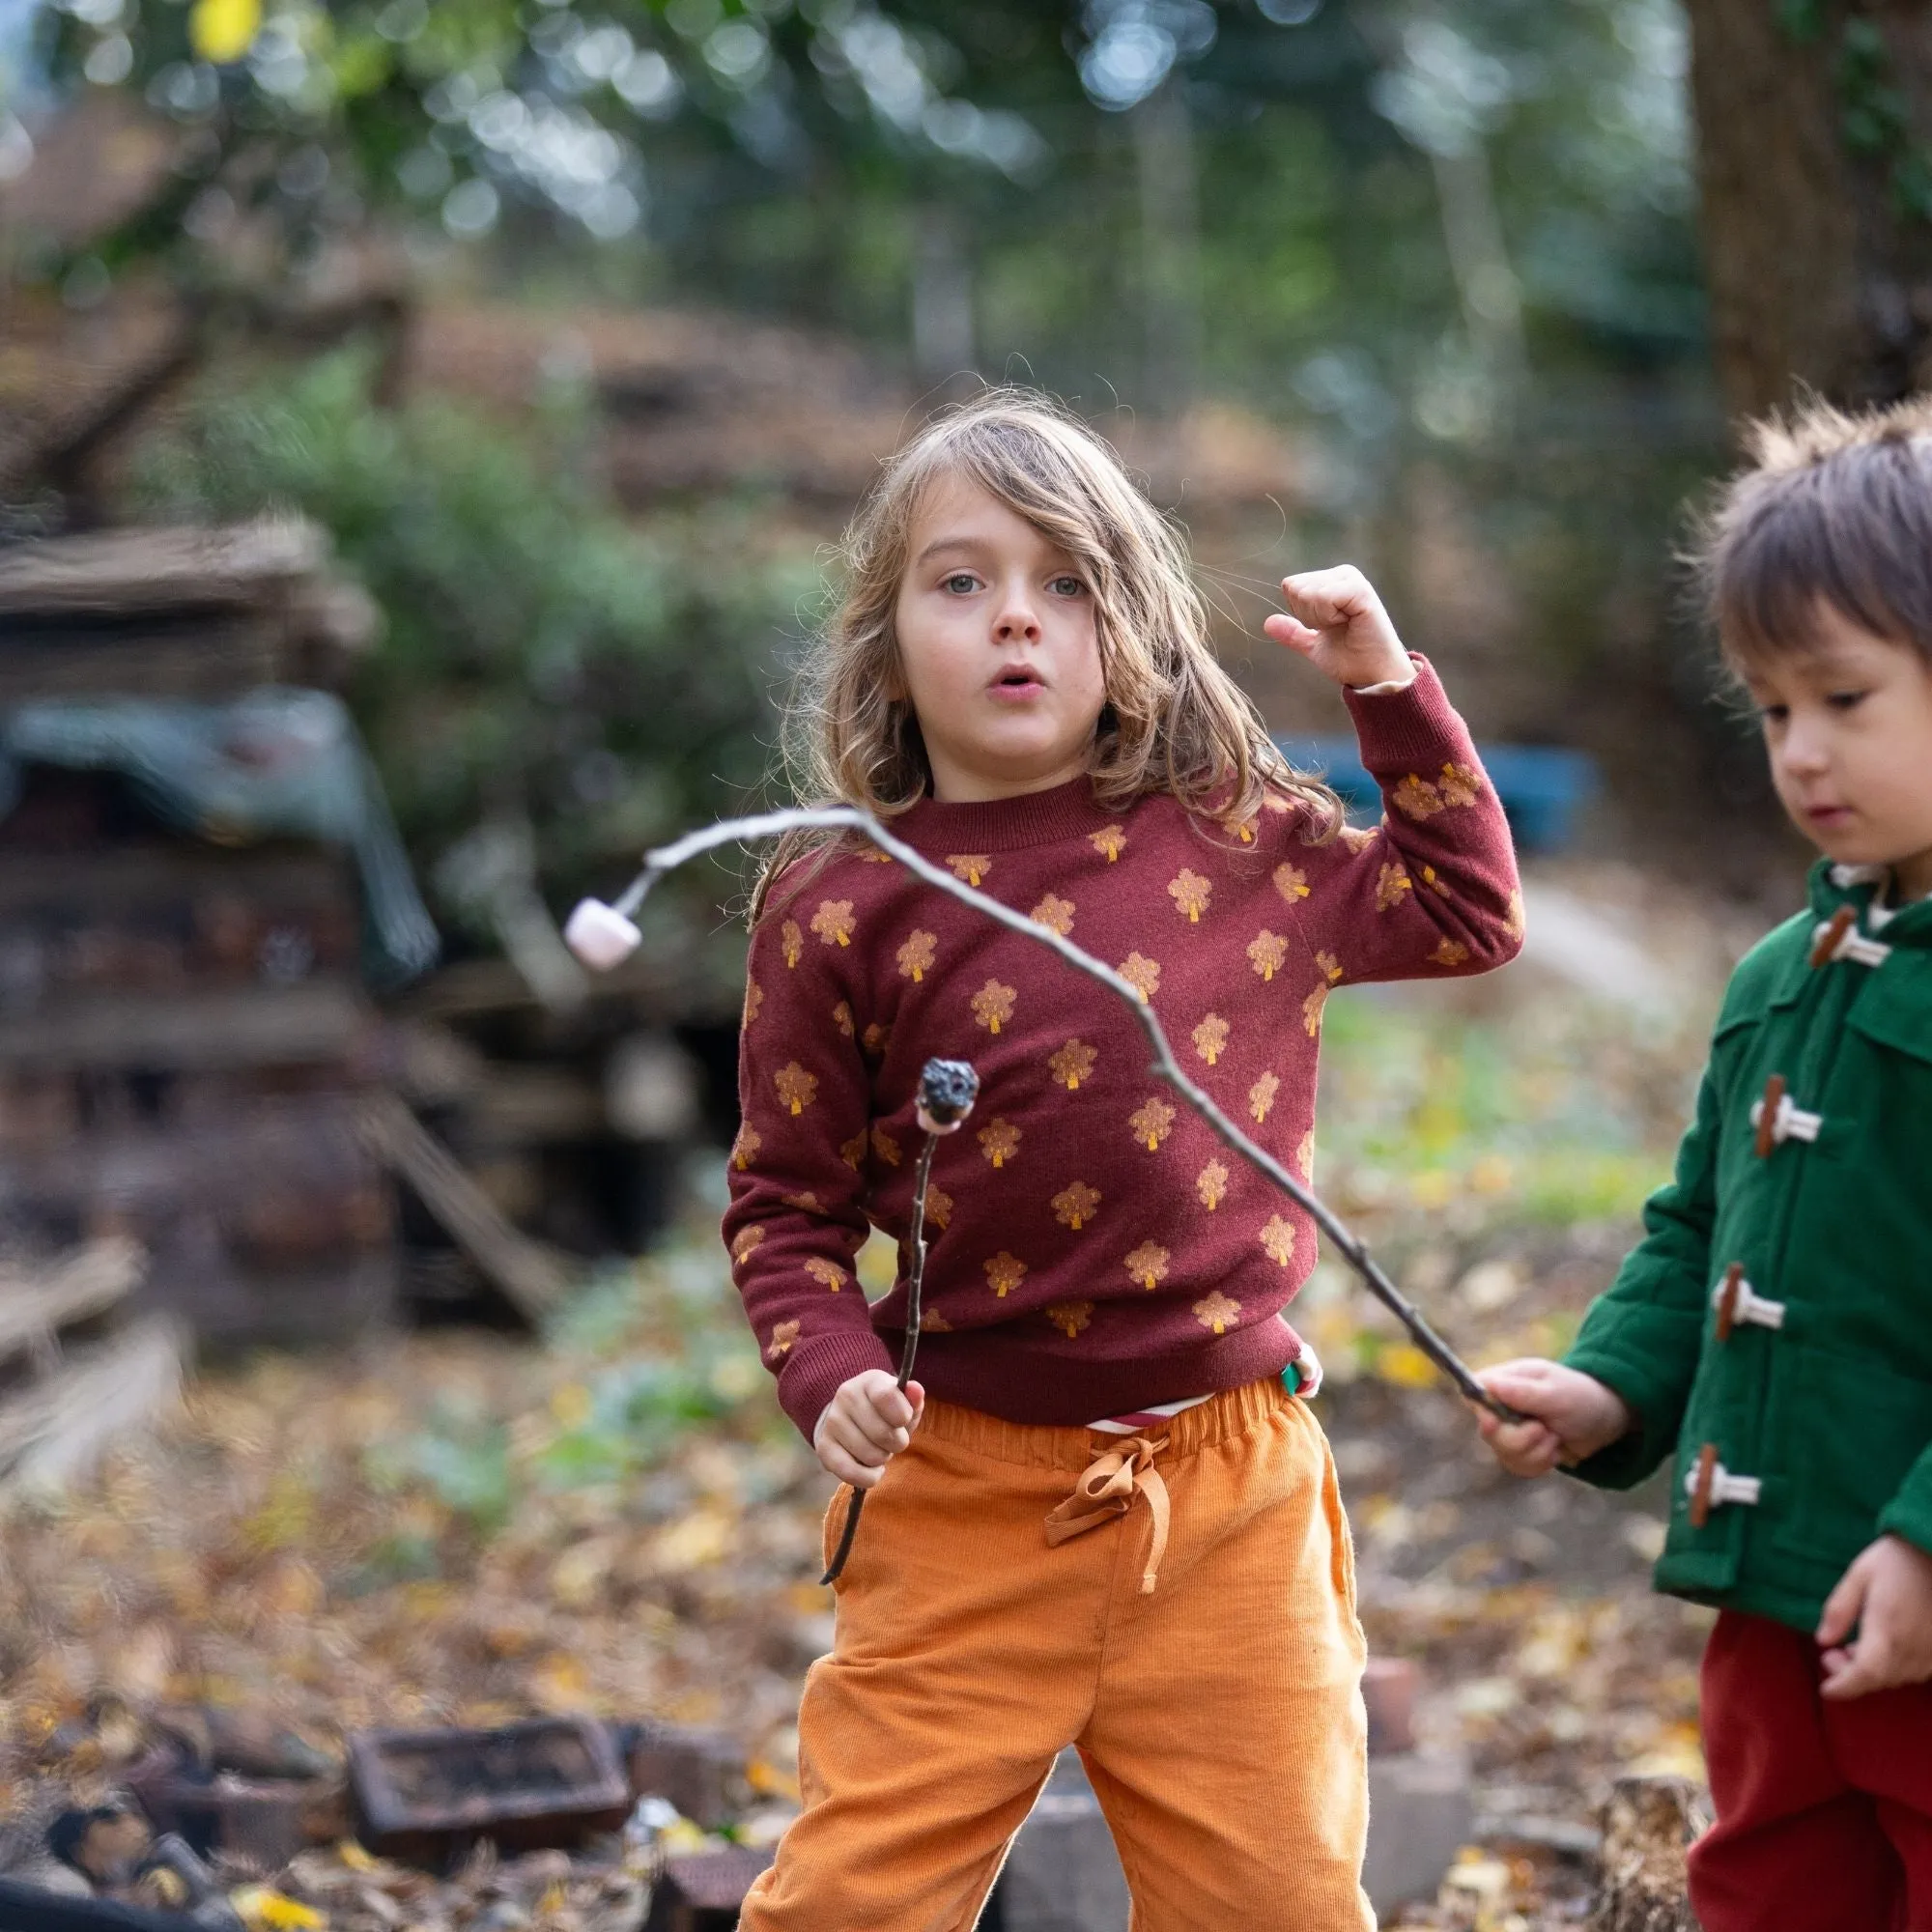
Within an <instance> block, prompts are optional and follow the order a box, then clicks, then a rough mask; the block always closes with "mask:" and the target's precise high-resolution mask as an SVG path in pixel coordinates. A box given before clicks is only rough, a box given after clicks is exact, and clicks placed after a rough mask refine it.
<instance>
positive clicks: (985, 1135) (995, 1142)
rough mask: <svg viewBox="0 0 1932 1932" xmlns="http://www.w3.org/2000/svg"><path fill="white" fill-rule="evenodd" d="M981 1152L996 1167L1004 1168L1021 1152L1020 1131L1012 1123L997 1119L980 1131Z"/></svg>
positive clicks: (987, 1123)
mask: <svg viewBox="0 0 1932 1932" xmlns="http://www.w3.org/2000/svg"><path fill="white" fill-rule="evenodd" d="M979 1138H980V1152H981V1153H982V1154H984V1155H985V1156H986V1158H987V1159H988V1160H989V1161H991V1162H992V1163H993V1165H994V1166H995V1167H1004V1166H1006V1164H1007V1162H1008V1161H1009V1160H1010V1159H1012V1157H1013V1155H1014V1154H1016V1153H1017V1152H1018V1151H1019V1147H1020V1130H1019V1129H1018V1128H1017V1127H1016V1126H1014V1125H1013V1123H1012V1122H1010V1121H1007V1120H1001V1119H999V1118H997V1117H996V1118H995V1119H993V1120H990V1121H988V1122H986V1124H985V1125H984V1126H983V1127H981V1128H980V1136H979Z"/></svg>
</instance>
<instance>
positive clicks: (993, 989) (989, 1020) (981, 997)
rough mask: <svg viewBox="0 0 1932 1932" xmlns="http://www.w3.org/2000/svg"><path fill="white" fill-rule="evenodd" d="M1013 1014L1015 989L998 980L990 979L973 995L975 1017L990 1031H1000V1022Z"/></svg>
mask: <svg viewBox="0 0 1932 1932" xmlns="http://www.w3.org/2000/svg"><path fill="white" fill-rule="evenodd" d="M1012 1016H1013V989H1012V988H1011V987H1010V986H1003V985H1001V984H1000V982H999V981H998V980H987V981H986V983H985V984H984V985H983V986H981V987H980V990H979V991H978V992H977V993H975V994H974V995H973V1017H974V1018H975V1019H976V1020H978V1021H979V1022H980V1025H981V1026H982V1027H984V1028H985V1029H986V1030H987V1031H988V1032H989V1033H998V1032H999V1030H1000V1022H1001V1021H1002V1020H1009V1019H1011V1018H1012Z"/></svg>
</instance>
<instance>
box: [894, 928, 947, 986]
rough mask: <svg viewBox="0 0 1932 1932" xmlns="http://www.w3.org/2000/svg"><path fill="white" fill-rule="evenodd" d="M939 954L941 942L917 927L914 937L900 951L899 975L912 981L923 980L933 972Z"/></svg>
mask: <svg viewBox="0 0 1932 1932" xmlns="http://www.w3.org/2000/svg"><path fill="white" fill-rule="evenodd" d="M938 952H939V940H938V938H937V936H936V935H935V934H933V933H930V932H925V931H923V930H921V929H920V928H919V927H918V926H915V927H914V928H913V931H912V935H911V937H910V938H908V939H907V941H906V943H905V944H904V945H903V946H901V947H900V948H899V950H898V955H897V956H898V962H899V973H900V975H901V977H902V978H904V979H907V980H923V979H924V978H925V976H926V975H927V974H928V973H929V972H930V971H931V970H932V962H933V960H934V958H935V957H936V956H937V955H938Z"/></svg>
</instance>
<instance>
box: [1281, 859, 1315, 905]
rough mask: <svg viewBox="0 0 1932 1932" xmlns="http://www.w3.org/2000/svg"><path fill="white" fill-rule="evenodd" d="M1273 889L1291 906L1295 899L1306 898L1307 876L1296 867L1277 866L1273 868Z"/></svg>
mask: <svg viewBox="0 0 1932 1932" xmlns="http://www.w3.org/2000/svg"><path fill="white" fill-rule="evenodd" d="M1274 889H1275V891H1276V892H1278V893H1279V894H1280V895H1282V897H1283V898H1285V899H1286V900H1287V901H1288V902H1289V904H1290V905H1293V903H1294V902H1295V900H1296V899H1305V898H1306V897H1307V896H1308V874H1307V873H1306V872H1304V871H1303V870H1302V869H1301V868H1300V867H1298V866H1277V867H1275V868H1274Z"/></svg>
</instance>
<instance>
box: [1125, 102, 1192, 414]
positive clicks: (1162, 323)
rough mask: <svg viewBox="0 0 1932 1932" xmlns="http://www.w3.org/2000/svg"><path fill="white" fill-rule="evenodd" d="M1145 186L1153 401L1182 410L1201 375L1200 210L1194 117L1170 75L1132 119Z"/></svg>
mask: <svg viewBox="0 0 1932 1932" xmlns="http://www.w3.org/2000/svg"><path fill="white" fill-rule="evenodd" d="M1128 120H1129V123H1130V125H1131V128H1132V130H1133V137H1134V162H1135V170H1136V173H1137V175H1138V178H1139V184H1140V204H1141V275H1142V300H1143V301H1144V303H1145V304H1146V311H1145V320H1146V327H1147V350H1146V361H1145V364H1144V368H1145V378H1144V381H1145V384H1146V391H1147V400H1148V402H1149V404H1150V405H1151V407H1152V408H1153V409H1155V410H1157V411H1160V412H1163V413H1165V414H1168V415H1179V413H1180V412H1182V411H1184V410H1185V409H1186V408H1187V407H1188V405H1189V404H1191V403H1192V402H1193V401H1194V393H1195V389H1196V387H1197V385H1198V384H1199V382H1200V378H1201V211H1200V207H1199V199H1200V186H1199V182H1198V179H1197V171H1196V166H1195V154H1194V119H1193V116H1192V114H1191V113H1190V112H1189V111H1188V106H1187V99H1186V97H1185V96H1184V95H1183V94H1182V92H1181V90H1180V86H1179V83H1178V82H1176V81H1172V80H1170V81H1169V82H1168V83H1167V84H1166V85H1165V86H1164V87H1161V88H1158V89H1156V90H1155V92H1154V93H1152V94H1151V95H1150V96H1149V97H1148V99H1145V100H1143V101H1142V102H1141V103H1140V105H1139V106H1137V107H1136V108H1134V109H1133V111H1132V112H1131V114H1130V115H1129V116H1128Z"/></svg>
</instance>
